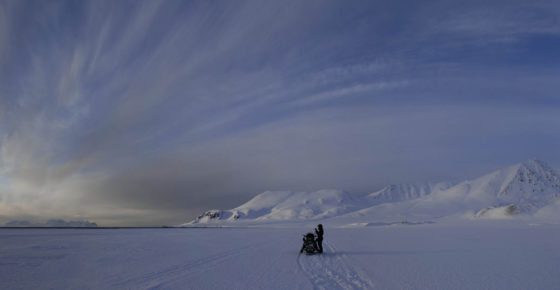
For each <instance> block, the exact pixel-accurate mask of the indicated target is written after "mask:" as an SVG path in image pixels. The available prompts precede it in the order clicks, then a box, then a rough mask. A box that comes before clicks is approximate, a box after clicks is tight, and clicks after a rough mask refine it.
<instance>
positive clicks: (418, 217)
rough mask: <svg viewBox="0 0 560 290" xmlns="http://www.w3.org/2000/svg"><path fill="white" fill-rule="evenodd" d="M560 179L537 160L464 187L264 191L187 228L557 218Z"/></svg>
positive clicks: (436, 185)
mask: <svg viewBox="0 0 560 290" xmlns="http://www.w3.org/2000/svg"><path fill="white" fill-rule="evenodd" d="M558 210H560V177H559V175H558V174H557V173H556V171H555V170H554V169H552V168H551V167H550V166H548V165H547V164H546V163H545V162H543V161H540V160H537V159H529V160H527V161H524V162H521V163H518V164H515V165H512V166H509V167H506V168H503V169H500V170H497V171H494V172H492V173H489V174H486V175H484V176H481V177H479V178H476V179H472V180H467V181H464V182H460V183H451V182H439V183H425V184H400V185H388V186H386V187H384V188H382V189H381V190H379V191H376V192H373V193H371V194H367V195H365V196H363V197H356V196H353V195H351V194H349V193H347V192H344V191H341V190H319V191H315V192H292V191H266V192H263V193H261V194H258V195H257V196H255V197H254V198H252V199H251V200H249V201H248V202H246V203H244V204H242V205H240V206H238V207H236V208H234V209H230V210H210V211H206V212H204V213H203V214H201V215H200V216H199V217H197V218H196V219H195V220H193V221H191V222H189V223H186V224H184V225H185V226H188V225H197V224H216V223H224V224H229V223H244V222H248V223H266V222H292V221H310V220H325V219H329V220H330V221H332V222H341V223H349V222H395V221H401V222H402V221H404V222H407V221H409V220H410V221H413V220H414V221H427V220H433V219H437V218H444V217H452V216H454V217H462V218H472V219H477V218H511V217H514V216H536V217H547V218H550V217H556V216H560V215H558V214H556V213H557V212H558Z"/></svg>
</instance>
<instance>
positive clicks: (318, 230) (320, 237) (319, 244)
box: [315, 224, 324, 253]
mask: <svg viewBox="0 0 560 290" xmlns="http://www.w3.org/2000/svg"><path fill="white" fill-rule="evenodd" d="M323 233H324V232H323V225H322V224H319V225H317V228H315V234H316V235H317V251H318V252H319V253H322V252H323Z"/></svg>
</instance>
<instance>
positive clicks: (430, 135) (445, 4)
mask: <svg viewBox="0 0 560 290" xmlns="http://www.w3.org/2000/svg"><path fill="white" fill-rule="evenodd" d="M559 16H560V5H558V4H556V3H555V2H554V1H532V2H531V3H529V2H527V1H491V3H488V1H468V2H459V1H375V2H374V1H68V2H65V1H0V149H1V152H0V153H1V155H0V222H3V221H8V220H12V219H30V220H44V219H47V218H65V219H89V220H92V221H95V222H98V223H99V224H102V225H160V224H173V223H180V222H183V221H185V220H188V219H190V218H192V217H194V216H196V215H197V214H198V213H199V212H200V211H202V210H206V209H210V208H231V207H235V206H237V205H239V204H240V203H242V202H244V201H246V200H247V199H248V198H250V197H251V196H253V195H255V194H257V193H260V192H262V191H265V190H285V189H289V190H317V189H322V188H340V189H345V190H348V191H350V192H352V193H355V194H363V193H367V192H372V191H375V190H377V189H379V188H380V187H382V186H384V185H386V184H389V183H405V182H425V181H442V180H454V181H459V180H464V179H467V178H472V177H476V176H479V175H482V174H484V173H487V172H489V171H492V170H495V169H499V168H501V167H504V166H507V165H511V164H514V163H518V162H521V161H523V160H525V159H528V158H532V157H538V158H540V159H542V160H544V161H546V162H548V163H549V164H550V165H552V166H558V165H560V154H559V153H558V148H559V145H560V135H559V134H558V128H560V114H558V112H559V108H560V98H559V96H558V92H559V91H560V90H559V89H560V82H558V77H559V72H560V66H559V64H560V54H558V51H560V24H559V23H558V19H560V17H559Z"/></svg>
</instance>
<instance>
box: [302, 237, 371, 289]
mask: <svg viewBox="0 0 560 290" xmlns="http://www.w3.org/2000/svg"><path fill="white" fill-rule="evenodd" d="M323 246H324V247H325V250H326V251H325V252H323V254H317V255H312V256H306V255H299V256H298V259H297V263H298V266H299V268H300V269H301V271H302V272H304V273H305V274H306V275H307V277H308V278H309V281H310V282H311V284H312V285H313V289H372V288H373V287H374V284H373V283H372V282H371V281H370V280H369V279H368V278H367V277H366V276H365V275H364V274H362V273H360V272H359V271H356V270H355V269H353V268H352V267H351V266H350V265H349V264H348V263H347V259H346V255H344V254H337V253H336V248H335V247H334V246H333V245H332V244H330V243H324V245H323Z"/></svg>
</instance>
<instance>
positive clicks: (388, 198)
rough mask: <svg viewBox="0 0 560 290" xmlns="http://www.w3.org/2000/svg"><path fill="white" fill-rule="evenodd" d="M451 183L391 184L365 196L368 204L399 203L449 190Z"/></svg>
mask: <svg viewBox="0 0 560 290" xmlns="http://www.w3.org/2000/svg"><path fill="white" fill-rule="evenodd" d="M452 185H453V184H452V183H451V182H439V183H425V184H397V185H395V184H391V185H388V186H386V187H384V188H383V189H381V190H379V191H376V192H374V193H371V194H369V195H368V196H366V199H367V200H368V202H369V203H370V204H381V203H386V202H399V201H405V200H411V199H416V198H420V197H424V196H427V195H429V194H431V193H433V192H436V191H443V190H446V189H448V188H450V187H451V186H452Z"/></svg>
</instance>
